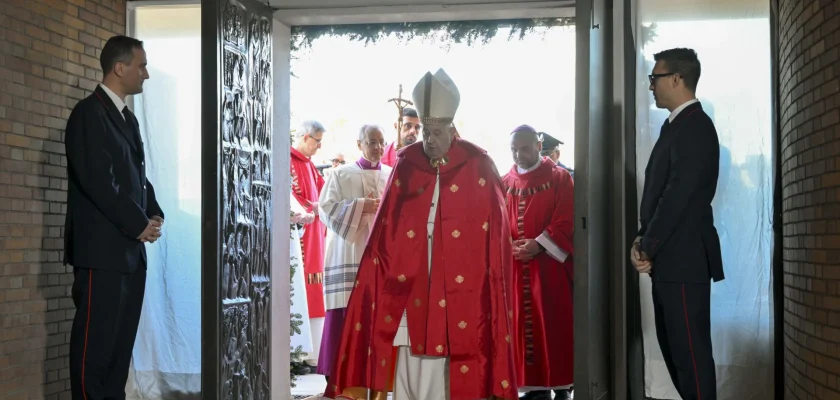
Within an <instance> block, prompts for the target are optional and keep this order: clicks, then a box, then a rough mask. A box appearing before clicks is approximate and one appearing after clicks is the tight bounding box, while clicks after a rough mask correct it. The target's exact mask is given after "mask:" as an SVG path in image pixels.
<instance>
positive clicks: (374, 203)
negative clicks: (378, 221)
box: [362, 193, 379, 214]
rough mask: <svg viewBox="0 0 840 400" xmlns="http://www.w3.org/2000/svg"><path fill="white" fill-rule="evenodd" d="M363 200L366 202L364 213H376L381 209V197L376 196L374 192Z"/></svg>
mask: <svg viewBox="0 0 840 400" xmlns="http://www.w3.org/2000/svg"><path fill="white" fill-rule="evenodd" d="M362 201H363V203H364V206H363V207H362V213H364V214H376V211H377V210H379V198H376V197H374V195H373V193H370V194H368V195H367V197H365V198H364V199H362Z"/></svg>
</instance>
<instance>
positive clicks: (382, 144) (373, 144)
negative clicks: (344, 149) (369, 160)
mask: <svg viewBox="0 0 840 400" xmlns="http://www.w3.org/2000/svg"><path fill="white" fill-rule="evenodd" d="M362 143H364V144H366V145H368V146H370V147H377V146H378V147H385V141H384V140H378V141H373V142H372V141H370V140H363V141H362Z"/></svg>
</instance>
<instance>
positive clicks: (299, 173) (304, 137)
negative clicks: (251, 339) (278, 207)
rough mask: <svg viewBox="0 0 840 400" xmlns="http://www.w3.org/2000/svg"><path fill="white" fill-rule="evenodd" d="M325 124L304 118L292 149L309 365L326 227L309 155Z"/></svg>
mask: <svg viewBox="0 0 840 400" xmlns="http://www.w3.org/2000/svg"><path fill="white" fill-rule="evenodd" d="M324 132H326V129H324V125H321V123H320V122H317V121H304V122H303V124H301V127H300V129H298V130H296V131H295V137H296V142H295V145H294V146H293V147H292V148H291V152H292V156H291V173H292V188H291V189H292V202H296V203H297V204H294V203H293V204H292V206H293V207H292V209H293V210H301V209H302V210H301V211H302V212H301V211H298V212H292V217H291V220H292V222H294V223H301V224H304V225H305V228H304V230H303V235H302V237H301V248H302V250H303V273H304V278H305V281H306V285H305V287H306V302H307V309H308V310H309V324H310V328H311V332H312V333H313V334H312V348H313V353H312V354H307V356H306V359H305V360H304V361H306V363H307V364H309V365H316V364H317V360H318V349H319V348H320V347H321V341H320V337H321V335H320V332H321V331H322V329H323V327H324V316H325V314H326V311H325V309H324V287H323V282H324V236H325V235H326V228H325V227H324V224H322V223H321V222H320V218H319V214H320V211H321V210H320V207H319V206H318V197H319V196H320V194H321V188H322V187H323V186H324V178H322V177H321V174H319V173H318V171H317V169H316V168H315V164H313V163H312V160H311V158H312V157H313V156H314V155H315V153H317V152H318V149H320V148H321V140H322V139H323V138H324Z"/></svg>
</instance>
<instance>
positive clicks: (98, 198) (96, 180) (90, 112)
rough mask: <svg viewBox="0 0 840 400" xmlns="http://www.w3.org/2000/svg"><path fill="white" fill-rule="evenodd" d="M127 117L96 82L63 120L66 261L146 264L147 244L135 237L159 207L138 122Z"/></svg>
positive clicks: (99, 265) (124, 267) (100, 265)
mask: <svg viewBox="0 0 840 400" xmlns="http://www.w3.org/2000/svg"><path fill="white" fill-rule="evenodd" d="M129 117H130V118H127V119H123V114H122V113H121V110H117V106H116V105H114V102H113V101H112V100H111V98H110V97H108V94H107V93H105V91H104V90H102V88H101V87H99V86H97V88H96V90H95V91H94V92H93V93H92V94H91V95H90V96H88V97H87V98H85V99H84V100H82V101H80V102H79V103H78V104H77V105H76V107H75V108H74V109H73V112H72V113H71V114H70V118H69V119H68V120H67V130H66V132H65V135H64V145H65V151H66V154H67V177H68V180H69V187H68V193H67V219H66V222H65V226H64V263H65V264H70V265H73V266H74V267H83V268H93V269H104V270H114V271H120V272H131V271H134V270H135V269H137V268H138V267H143V268H145V265H146V262H145V261H146V247H145V244H144V243H142V242H140V241H139V240H138V239H137V237H138V236H140V234H141V233H143V231H144V230H145V229H146V226H147V225H148V223H149V218H151V217H152V216H155V215H159V216H160V217H161V218H163V211H162V210H161V209H160V206H159V205H158V203H157V200H156V199H155V190H154V188H153V187H152V183H151V182H149V181H148V179H146V167H145V155H144V153H143V143H142V141H141V140H140V129H139V124H138V123H137V119H136V118H135V117H134V114H130V115H129Z"/></svg>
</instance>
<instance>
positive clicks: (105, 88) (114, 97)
mask: <svg viewBox="0 0 840 400" xmlns="http://www.w3.org/2000/svg"><path fill="white" fill-rule="evenodd" d="M99 87H101V88H102V90H103V91H105V94H107V95H108V97H109V98H110V99H111V101H113V102H114V105H115V106H117V111H119V112H120V114H122V111H123V108H125V102H124V101H123V100H122V99H121V98H120V96H117V94H116V93H114V91H113V90H111V89H108V86H105V85H104V84H102V83H100V84H99ZM123 118H125V117H123Z"/></svg>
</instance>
